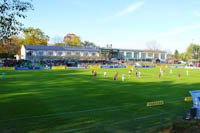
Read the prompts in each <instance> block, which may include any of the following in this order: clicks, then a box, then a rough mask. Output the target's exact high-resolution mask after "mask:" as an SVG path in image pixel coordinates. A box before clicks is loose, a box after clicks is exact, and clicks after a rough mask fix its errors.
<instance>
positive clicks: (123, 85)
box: [0, 68, 200, 133]
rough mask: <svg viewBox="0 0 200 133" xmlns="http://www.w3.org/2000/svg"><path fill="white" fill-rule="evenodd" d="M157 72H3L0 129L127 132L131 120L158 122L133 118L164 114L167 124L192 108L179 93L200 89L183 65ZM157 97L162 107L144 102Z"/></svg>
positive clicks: (198, 73) (144, 124)
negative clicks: (160, 74) (123, 75)
mask: <svg viewBox="0 0 200 133" xmlns="http://www.w3.org/2000/svg"><path fill="white" fill-rule="evenodd" d="M163 70H164V71H165V72H164V75H163V76H161V78H160V79H159V78H158V74H159V71H160V69H158V68H145V69H144V68H139V71H140V72H141V77H140V78H136V76H135V69H134V71H133V73H132V75H131V76H130V77H129V75H128V71H129V69H97V70H95V71H96V72H97V76H96V77H94V76H92V70H89V69H86V70H79V69H76V70H23V71H15V70H5V71H4V72H5V80H2V78H0V132H12V133H13V132H16V133H23V132H24V133H40V132H41V133H42V132H44V133H46V132H56V131H57V132H59V131H63V132H64V131H66V132H81V133H82V132H97V131H96V130H97V125H98V130H99V132H129V128H130V127H131V124H133V125H132V127H135V128H138V129H139V128H141V129H145V127H152V125H150V124H155V123H157V120H158V122H160V117H158V118H157V117H152V118H149V119H144V120H142V119H141V120H139V119H138V120H135V121H134V119H136V118H142V117H148V116H153V115H155V116H156V115H159V114H164V113H166V112H172V113H170V114H173V117H169V118H167V116H166V117H165V118H166V119H164V120H163V121H165V120H166V121H167V122H173V120H174V119H176V118H175V116H176V114H177V113H181V112H183V111H184V109H189V108H190V107H192V102H191V101H190V102H185V101H184V97H188V96H190V94H189V91H190V90H199V89H200V86H199V85H200V81H199V78H200V70H189V76H186V69H175V68H174V69H172V70H173V73H172V74H170V69H169V68H163ZM2 72H3V70H0V73H2ZM104 72H107V76H106V78H104ZM115 72H118V73H119V74H118V77H117V80H116V81H114V80H113V76H114V74H115ZM178 73H180V74H181V78H180V79H179V78H178V76H177V75H178ZM122 74H125V81H124V82H122ZM160 100H164V105H161V106H153V107H147V106H146V103H147V102H153V101H160ZM173 112H175V113H173ZM148 125H149V126H148ZM84 127H86V128H85V129H84ZM82 128H83V129H82ZM72 129H80V130H72Z"/></svg>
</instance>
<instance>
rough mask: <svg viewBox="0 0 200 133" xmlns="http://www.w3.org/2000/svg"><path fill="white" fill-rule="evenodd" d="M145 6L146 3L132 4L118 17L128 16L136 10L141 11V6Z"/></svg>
mask: <svg viewBox="0 0 200 133" xmlns="http://www.w3.org/2000/svg"><path fill="white" fill-rule="evenodd" d="M143 5H144V2H137V3H134V4H131V5H129V6H128V7H127V8H126V9H124V10H122V11H120V12H119V13H118V14H117V16H123V15H126V14H128V13H132V12H134V11H135V10H137V9H139V8H140V7H141V6H143Z"/></svg>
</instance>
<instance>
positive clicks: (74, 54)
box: [21, 45, 167, 62]
mask: <svg viewBox="0 0 200 133" xmlns="http://www.w3.org/2000/svg"><path fill="white" fill-rule="evenodd" d="M69 58H73V59H90V60H94V59H99V60H105V59H109V60H110V59H112V58H117V59H126V60H149V61H151V60H153V59H155V58H156V59H160V60H161V61H165V60H166V59H167V53H166V52H165V51H148V50H135V49H113V48H95V47H69V46H66V47H65V46H32V45H23V46H22V48H21V59H24V60H29V61H32V62H37V61H40V60H49V59H69Z"/></svg>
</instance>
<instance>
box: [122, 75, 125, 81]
mask: <svg viewBox="0 0 200 133" xmlns="http://www.w3.org/2000/svg"><path fill="white" fill-rule="evenodd" d="M124 80H125V74H122V81H123V82H124Z"/></svg>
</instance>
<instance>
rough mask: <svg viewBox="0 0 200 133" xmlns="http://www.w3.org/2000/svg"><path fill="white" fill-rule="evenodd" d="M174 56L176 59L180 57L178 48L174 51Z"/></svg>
mask: <svg viewBox="0 0 200 133" xmlns="http://www.w3.org/2000/svg"><path fill="white" fill-rule="evenodd" d="M174 57H175V58H176V59H178V57H179V52H178V50H177V49H176V50H175V52H174Z"/></svg>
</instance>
